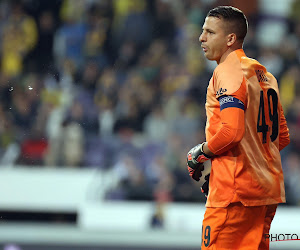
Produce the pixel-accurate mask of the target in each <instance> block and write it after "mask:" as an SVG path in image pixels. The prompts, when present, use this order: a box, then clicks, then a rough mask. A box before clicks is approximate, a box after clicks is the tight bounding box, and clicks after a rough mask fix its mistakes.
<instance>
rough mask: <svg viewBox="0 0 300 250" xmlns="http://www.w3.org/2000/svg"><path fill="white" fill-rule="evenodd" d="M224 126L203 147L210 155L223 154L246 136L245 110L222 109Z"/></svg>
mask: <svg viewBox="0 0 300 250" xmlns="http://www.w3.org/2000/svg"><path fill="white" fill-rule="evenodd" d="M221 120H222V127H221V129H220V130H219V131H218V132H217V133H216V134H215V135H214V136H213V137H212V138H211V139H210V140H209V141H208V142H206V143H205V145H204V147H203V151H204V153H206V154H208V155H209V156H213V155H219V154H222V153H224V152H226V151H228V150H229V149H231V148H232V147H234V146H235V145H236V144H237V143H238V142H240V140H241V139H242V138H243V136H244V132H245V121H244V111H243V110H242V109H238V108H227V109H224V110H222V111H221Z"/></svg>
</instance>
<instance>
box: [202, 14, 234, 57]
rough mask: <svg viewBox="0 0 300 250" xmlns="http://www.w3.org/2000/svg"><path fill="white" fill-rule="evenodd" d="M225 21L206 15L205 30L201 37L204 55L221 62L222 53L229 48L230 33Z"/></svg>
mask: <svg viewBox="0 0 300 250" xmlns="http://www.w3.org/2000/svg"><path fill="white" fill-rule="evenodd" d="M225 28H226V27H225V23H224V21H223V20H222V19H219V18H217V17H206V19H205V22H204V25H203V27H202V29H203V31H202V34H201V35H200V37H199V41H200V42H201V47H202V49H203V51H204V55H205V57H206V58H207V59H208V60H211V61H217V63H219V62H220V59H221V57H222V55H223V54H224V53H225V52H226V50H227V49H228V46H227V41H228V40H227V39H228V34H227V33H226V30H225Z"/></svg>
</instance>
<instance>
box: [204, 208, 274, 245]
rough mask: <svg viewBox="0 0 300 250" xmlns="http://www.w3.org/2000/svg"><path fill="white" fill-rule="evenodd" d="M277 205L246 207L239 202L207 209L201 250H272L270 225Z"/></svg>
mask: <svg viewBox="0 0 300 250" xmlns="http://www.w3.org/2000/svg"><path fill="white" fill-rule="evenodd" d="M276 208H277V204H275V205H265V206H253V207H245V206H243V205H242V203H240V202H236V203H231V204H230V205H229V206H228V207H224V208H206V211H205V214H204V219H203V225H202V244H201V246H202V247H201V249H202V250H204V249H216V250H220V249H230V250H235V249H238V250H241V249H249V250H255V249H259V250H263V249H269V239H268V238H267V237H265V235H266V234H269V231H270V226H271V222H272V220H273V218H274V215H275V212H276Z"/></svg>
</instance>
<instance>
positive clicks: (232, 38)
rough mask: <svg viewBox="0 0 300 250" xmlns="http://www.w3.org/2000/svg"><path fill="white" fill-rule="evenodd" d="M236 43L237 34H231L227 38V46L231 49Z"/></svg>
mask: <svg viewBox="0 0 300 250" xmlns="http://www.w3.org/2000/svg"><path fill="white" fill-rule="evenodd" d="M235 42H236V34H234V33H231V34H229V35H228V36H227V46H228V47H231V46H232V45H233V44H234V43H235Z"/></svg>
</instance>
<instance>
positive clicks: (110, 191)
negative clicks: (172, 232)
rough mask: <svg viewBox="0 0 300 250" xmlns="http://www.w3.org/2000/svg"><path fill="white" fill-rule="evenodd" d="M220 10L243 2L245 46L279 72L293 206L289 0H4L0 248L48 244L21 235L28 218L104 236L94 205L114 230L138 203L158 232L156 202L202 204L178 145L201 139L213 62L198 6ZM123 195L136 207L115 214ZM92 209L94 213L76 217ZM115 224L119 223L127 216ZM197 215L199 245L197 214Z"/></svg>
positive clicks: (298, 198)
mask: <svg viewBox="0 0 300 250" xmlns="http://www.w3.org/2000/svg"><path fill="white" fill-rule="evenodd" d="M218 5H233V6H235V7H238V8H240V9H241V10H243V11H244V13H245V14H246V16H247V17H248V21H249V31H248V34H247V37H246V41H245V44H244V50H245V52H246V54H247V55H248V56H249V57H252V58H255V59H257V60H258V61H259V62H261V63H262V64H263V65H265V66H266V68H267V69H268V71H270V72H271V73H272V74H273V75H274V76H275V77H276V78H277V79H278V84H279V88H280V94H281V102H282V105H283V108H284V112H285V115H286V118H287V122H288V126H289V129H290V134H291V144H290V145H289V146H288V147H287V148H286V149H285V150H284V151H283V152H282V163H283V170H284V173H285V185H286V193H287V204H286V205H284V209H288V208H289V207H291V209H297V208H296V207H297V206H299V205H300V153H299V148H300V133H297V130H299V128H300V98H299V97H300V68H299V61H300V40H299V38H300V1H299V0H285V1H282V0H252V1H239V0H222V1H221V0H111V1H109V0H76V1H71V0H52V1H41V0H40V1H39V0H13V1H8V0H7V1H5V0H2V1H0V33H1V36H0V164H1V166H0V176H2V177H0V189H1V190H2V191H0V215H1V218H0V231H1V230H2V231H1V232H2V234H1V235H2V236H1V235H0V243H3V244H7V243H9V242H12V243H14V242H15V243H18V244H20V246H17V245H6V246H4V245H3V247H4V249H6V250H7V249H11V250H12V249H20V248H22V249H26V250H27V249H48V248H42V246H34V244H37V242H38V241H35V240H33V239H34V238H40V239H42V238H43V237H42V236H36V237H34V236H33V237H32V240H28V239H29V238H30V237H29V238H28V237H27V238H26V237H24V232H25V231H26V230H27V229H28V228H32V227H33V226H32V225H33V224H34V225H37V224H36V223H38V224H39V225H41V224H43V225H48V224H49V225H53V224H55V225H56V226H57V225H58V224H64V225H66V224H67V225H69V226H70V225H71V226H72V227H71V228H78V227H80V228H81V229H82V228H85V229H87V230H90V229H91V228H94V230H96V231H97V230H100V229H101V230H102V232H103V228H102V227H106V226H107V225H108V224H109V223H108V224H105V223H104V224H105V225H104V224H103V225H98V224H97V221H98V222H99V220H100V221H101V218H98V217H97V214H98V215H99V214H100V215H101V214H102V212H103V210H101V209H103V207H105V209H107V211H108V213H107V214H105V216H108V217H109V218H110V216H112V212H111V213H110V212H109V211H111V209H112V210H113V209H115V210H114V211H115V212H116V213H115V215H116V218H115V220H116V222H115V224H116V226H115V227H112V232H115V231H118V223H119V222H118V221H119V220H120V218H118V213H119V212H120V211H122V212H124V211H125V210H126V211H127V210H128V211H130V210H132V211H141V209H142V210H143V209H144V210H145V209H146V210H147V209H150V208H141V206H144V205H145V206H150V207H151V209H152V210H153V211H154V212H151V213H150V214H152V215H151V216H150V220H149V221H147V222H146V224H147V223H149V227H150V229H149V230H151V228H152V229H153V228H160V229H161V230H162V229H163V228H168V226H166V225H165V223H164V218H165V217H167V216H170V214H169V215H165V214H166V210H168V209H166V208H165V207H166V206H169V207H170V206H171V207H172V206H173V205H174V206H176V204H180V206H183V207H186V208H190V206H192V208H193V209H194V207H195V206H196V207H198V206H199V209H200V210H201V209H202V210H201V211H204V210H203V209H204V203H205V197H204V196H203V195H202V194H201V192H200V189H199V187H200V185H201V182H200V183H195V182H193V181H192V180H191V179H190V177H189V176H188V173H187V170H186V152H187V151H188V150H189V149H190V148H191V147H192V146H194V145H196V144H198V143H199V142H202V141H204V140H205V135H204V126H205V121H206V116H205V107H204V105H205V96H206V88H207V85H208V81H209V79H210V77H211V75H212V72H213V70H214V67H215V66H216V64H215V63H214V62H209V61H207V60H206V59H205V58H204V56H203V53H202V51H201V48H200V43H199V41H198V38H199V35H200V33H201V29H202V25H203V22H204V18H205V16H206V14H207V12H208V11H209V10H210V9H211V8H213V7H216V6H218ZM207 169H209V166H207ZM64 202H65V203H64ZM92 203H93V204H92ZM87 204H92V205H91V206H92V207H90V205H87ZM107 204H111V205H112V206H115V204H117V207H113V208H112V207H106V206H108V205H107ZM130 204H133V205H134V206H135V207H134V208H131V207H129V208H126V209H124V207H126V206H131V205H130ZM149 204H150V205H149ZM93 209H96V210H97V209H100V210H99V211H98V212H96V210H95V214H96V215H86V213H87V214H89V213H92V212H91V211H92V210H93ZM135 209H136V210H135ZM151 209H150V210H151ZM176 209H177V208H176ZM176 209H175V210H176ZM144 210H143V211H144ZM152 210H151V211H152ZM82 211H85V212H82ZM93 211H94V210H93ZM147 211H148V210H147ZM176 211H177V210H176ZM178 211H179V210H178ZM187 211H189V210H188V209H187ZM284 211H287V210H284ZM295 211H296V210H295ZM122 212H120V214H122V216H125V217H126V216H127V214H124V215H123V213H122ZM170 213H172V212H170ZM178 213H180V212H178ZM85 215H86V216H87V217H85ZM100 215H99V216H100ZM102 215H103V214H102ZM89 216H91V218H94V219H88V218H89ZM105 216H104V217H105ZM120 216H121V215H120ZM97 218H98V219H97ZM111 218H114V217H113V216H112V217H111ZM147 218H148V217H147ZM102 219H103V217H102ZM136 220H139V219H138V218H136ZM166 220H167V219H166ZM182 220H183V221H184V219H182ZM32 223H33V224H32ZM120 223H121V224H122V223H125V227H124V228H123V229H124V230H125V231H127V227H126V223H127V225H128V226H129V225H131V224H130V222H126V221H124V220H123V222H122V221H121V222H120ZM197 223H198V224H199V225H200V231H198V232H197V234H198V237H199V239H200V241H201V236H199V235H201V219H198V222H197ZM100 224H101V223H100ZM179 224H180V223H179ZM22 227H24V231H22V230H21V229H20V228H22ZM120 228H121V229H122V226H120ZM140 228H143V226H141V227H136V229H137V230H140ZM170 228H172V226H170ZM187 228H190V229H191V228H192V229H193V226H191V227H190V226H187ZM197 228H198V227H197ZM121 229H119V230H121ZM9 230H11V233H8V232H10V231H9ZM15 230H17V231H15ZM18 230H21V231H18ZM33 230H34V229H33ZM40 230H41V229H40V228H38V229H36V231H33V233H32V234H36V233H37V232H39V231H40ZM65 230H67V229H65ZM70 230H73V229H70ZM74 230H75V229H74ZM82 230H83V229H82ZM165 230H167V229H165ZM54 231H56V229H54ZM104 231H105V230H104ZM121 231H122V230H121ZM167 231H168V230H167ZM187 231H189V229H187ZM3 232H5V233H6V234H3ZM16 232H19V234H18V233H16ZM56 232H57V231H56ZM68 232H69V231H63V232H62V233H61V234H60V235H67V234H68ZM164 232H165V233H166V231H164ZM298 233H299V236H300V231H299V232H298ZM45 234H47V230H46V231H45ZM48 234H49V235H51V233H50V232H48ZM14 235H15V237H13V236H14ZM17 235H20V236H17ZM97 235H98V236H99V235H100V234H97ZM72 237H73V236H72ZM74 237H75V236H74ZM95 237H96V238H97V236H95ZM99 237H100V236H99ZM50 238H51V237H50ZM50 238H49V239H50ZM54 238H55V237H54ZM54 238H51V239H50V240H49V241H48V243H49V244H50V243H51V244H52V243H55V240H54ZM64 238H65V239H66V238H68V237H67V236H66V237H64ZM104 238H105V237H104ZM174 238H176V237H175V236H174ZM26 239H27V240H26ZM30 239H31V238H30ZM55 239H56V238H55ZM85 239H86V238H85ZM41 241H42V240H41ZM187 241H189V240H187ZM187 241H184V242H187ZM45 242H47V241H45ZM66 242H67V240H65V241H64V242H63V243H64V244H65V246H66V245H67V243H66ZM71 242H72V241H71ZM82 242H85V243H86V244H87V245H89V244H88V243H89V242H90V244H92V243H93V240H90V241H88V240H87V241H84V240H83V241H82ZM104 242H106V241H104ZM110 242H111V241H110ZM112 242H114V240H112ZM116 242H117V241H115V243H116ZM144 242H146V240H145V241H144ZM190 242H191V241H190ZM25 243H27V244H29V245H30V244H33V245H31V246H27V247H26V246H23V245H22V244H25ZM48 243H47V244H48ZM56 243H57V242H56ZM96 243H97V244H96ZM45 244H46V243H45ZM49 244H48V245H49ZM51 244H50V245H51ZM103 244H104V243H102V246H103ZM107 244H108V243H107ZM109 244H110V243H109ZM120 244H121V245H122V247H121V248H119V249H142V248H133V247H132V246H131V248H130V247H129V246H130V244H131V243H128V242H127V243H126V244H127V248H126V247H124V244H125V243H124V242H123V243H120ZM94 245H98V247H100V245H101V244H100V243H99V241H95V244H94ZM146 245H148V246H151V244H150V243H147V244H146ZM162 245H163V244H162ZM165 245H166V246H167V245H168V244H167V243H166V244H165ZM198 245H199V244H198ZM140 246H141V245H140ZM188 246H189V247H195V249H197V247H196V246H197V244H196V243H195V244H194V245H193V244H190V245H188V244H187V245H185V246H183V247H181V248H178V249H192V248H188ZM199 246H200V245H199ZM35 247H37V248H35ZM44 247H45V246H44ZM49 249H50V248H49ZM51 249H52V248H51ZM53 249H65V248H63V246H61V247H56V248H53ZM66 249H67V248H66ZM79 249H90V248H87V246H85V247H81V248H79ZM93 249H94V248H93ZM95 249H96V248H95ZM97 249H98V248H97ZM99 249H100V248H99ZM101 249H113V248H107V247H104V248H101ZM116 249H117V248H116ZM143 249H146V248H143ZM149 249H150V248H149ZM166 249H167V248H166ZM172 249H175V247H174V246H173V248H172ZM176 249H177V248H176ZM299 249H300V247H299Z"/></svg>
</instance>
